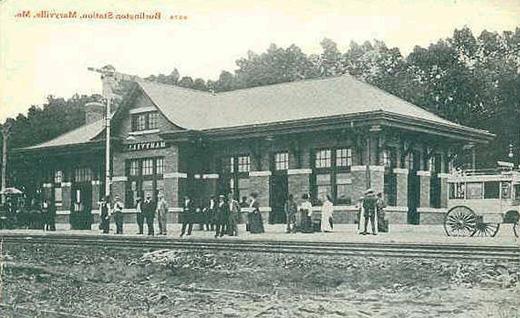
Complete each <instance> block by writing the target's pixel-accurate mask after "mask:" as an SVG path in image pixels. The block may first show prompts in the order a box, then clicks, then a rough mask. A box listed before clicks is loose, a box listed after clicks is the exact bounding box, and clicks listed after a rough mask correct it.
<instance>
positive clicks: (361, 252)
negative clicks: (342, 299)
mask: <svg viewBox="0 0 520 318" xmlns="http://www.w3.org/2000/svg"><path fill="white" fill-rule="evenodd" d="M0 238H1V239H3V241H4V242H5V243H6V244H9V243H22V244H56V245H69V246H71V245H72V246H78V245H84V246H102V247H110V248H141V249H187V250H215V251H217V250H218V251H229V252H256V253H291V254H315V255H330V256H334V255H336V256H362V257H401V258H429V259H452V260H454V259H458V260H490V261H492V260H500V261H507V262H518V263H520V248H518V247H514V246H476V245H445V244H438V245H435V244H419V243H417V244H415V243H414V244H400V243H349V242H344V243H343V242H330V243H329V242H302V241H268V240H264V241H256V240H249V241H245V240H234V239H218V240H208V239H174V238H162V237H160V238H140V237H114V236H93V235H21V234H16V235H3V236H1V237H0Z"/></svg>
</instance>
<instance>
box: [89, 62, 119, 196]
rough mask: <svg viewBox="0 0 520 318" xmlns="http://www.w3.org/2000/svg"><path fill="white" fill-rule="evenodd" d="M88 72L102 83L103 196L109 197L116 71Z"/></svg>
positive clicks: (110, 66) (107, 68)
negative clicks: (97, 76)
mask: <svg viewBox="0 0 520 318" xmlns="http://www.w3.org/2000/svg"><path fill="white" fill-rule="evenodd" d="M88 70H89V71H92V72H96V73H100V74H101V81H102V83H103V97H104V98H105V105H106V109H105V196H110V189H111V187H110V186H111V183H112V176H111V174H110V166H111V160H110V158H111V152H110V150H111V149H110V120H111V113H110V104H111V101H112V97H113V91H112V88H113V84H114V83H115V79H114V73H115V71H116V69H115V68H114V67H113V66H112V65H106V66H103V67H102V68H101V69H96V68H93V67H89V68H88Z"/></svg>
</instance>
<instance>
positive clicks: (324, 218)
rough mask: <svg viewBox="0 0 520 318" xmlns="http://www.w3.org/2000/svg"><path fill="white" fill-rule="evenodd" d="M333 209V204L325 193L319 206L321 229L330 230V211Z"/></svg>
mask: <svg viewBox="0 0 520 318" xmlns="http://www.w3.org/2000/svg"><path fill="white" fill-rule="evenodd" d="M333 211H334V205H333V204H332V200H331V198H330V196H329V195H328V194H327V196H326V199H325V202H323V205H322V207H321V231H322V232H331V231H332V213H333Z"/></svg>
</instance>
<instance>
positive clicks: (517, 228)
mask: <svg viewBox="0 0 520 318" xmlns="http://www.w3.org/2000/svg"><path fill="white" fill-rule="evenodd" d="M513 232H514V233H515V236H516V237H518V236H520V221H516V223H515V224H513Z"/></svg>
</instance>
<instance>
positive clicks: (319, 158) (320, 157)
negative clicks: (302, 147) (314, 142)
mask: <svg viewBox="0 0 520 318" xmlns="http://www.w3.org/2000/svg"><path fill="white" fill-rule="evenodd" d="M331 153H332V151H331V150H330V149H322V150H318V151H317V152H316V160H315V163H314V166H315V167H316V168H330V167H331V165H332V158H331Z"/></svg>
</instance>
